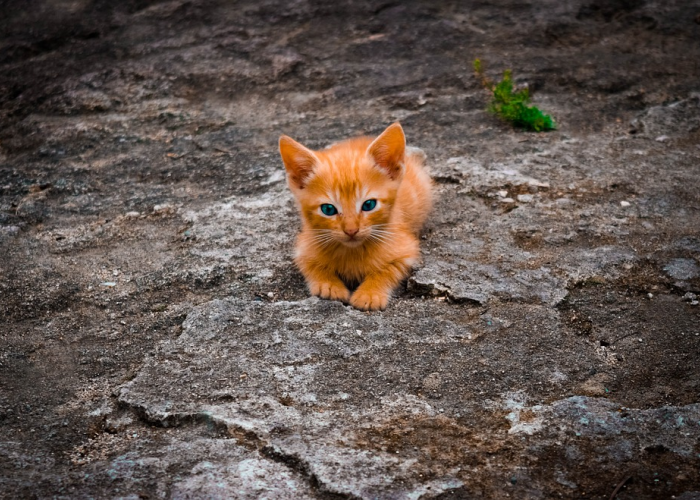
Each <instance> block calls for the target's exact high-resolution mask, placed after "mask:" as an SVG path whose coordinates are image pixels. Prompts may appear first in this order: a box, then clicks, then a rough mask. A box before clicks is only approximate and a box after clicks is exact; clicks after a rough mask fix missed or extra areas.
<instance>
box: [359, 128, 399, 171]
mask: <svg viewBox="0 0 700 500" xmlns="http://www.w3.org/2000/svg"><path fill="white" fill-rule="evenodd" d="M405 152H406V138H405V136H404V134H403V129H402V128H401V125H399V124H398V123H394V124H393V125H390V126H389V127H388V128H387V129H386V130H385V131H384V132H382V134H381V135H380V136H379V137H377V138H376V139H375V140H374V142H372V144H370V146H369V149H368V153H369V154H370V156H371V157H372V158H373V159H374V162H375V163H376V164H377V166H379V167H381V168H382V169H383V170H385V171H386V173H387V174H388V175H389V177H391V178H392V179H396V178H398V176H399V175H400V174H401V169H402V168H403V161H404V155H405Z"/></svg>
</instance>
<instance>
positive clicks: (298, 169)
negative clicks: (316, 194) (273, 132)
mask: <svg viewBox="0 0 700 500" xmlns="http://www.w3.org/2000/svg"><path fill="white" fill-rule="evenodd" d="M280 154H281V155H282V161H283V162H284V168H286V169H287V173H288V174H289V183H290V184H291V185H292V187H294V188H296V189H304V187H305V186H306V182H307V181H308V179H309V177H311V174H312V173H313V171H314V167H315V166H316V164H317V162H318V160H317V158H316V155H315V154H314V153H313V151H311V150H310V149H307V148H305V147H304V146H302V145H301V144H299V143H298V142H297V141H295V140H294V139H292V138H291V137H288V136H286V135H283V136H281V137H280Z"/></svg>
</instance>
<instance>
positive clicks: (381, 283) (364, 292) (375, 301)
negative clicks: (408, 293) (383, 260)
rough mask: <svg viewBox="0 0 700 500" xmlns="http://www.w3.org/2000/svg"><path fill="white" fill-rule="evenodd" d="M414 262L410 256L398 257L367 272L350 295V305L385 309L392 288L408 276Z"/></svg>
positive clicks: (360, 307)
mask: <svg viewBox="0 0 700 500" xmlns="http://www.w3.org/2000/svg"><path fill="white" fill-rule="evenodd" d="M414 262H415V258H413V257H412V256H408V257H404V258H398V259H395V260H393V261H391V262H389V263H388V264H387V265H386V266H385V267H383V268H382V269H380V270H379V271H375V272H373V273H370V274H368V275H367V276H366V277H365V280H364V281H363V282H362V284H360V286H358V287H357V290H355V292H354V293H353V294H352V296H351V297H350V305H352V306H353V307H355V308H357V309H362V310H363V311H368V310H377V309H386V306H387V304H388V303H389V297H390V296H391V292H392V290H393V289H394V288H396V286H397V285H398V284H399V283H400V282H401V280H402V279H404V278H405V277H406V276H408V273H409V272H410V271H411V266H412V265H413V263H414Z"/></svg>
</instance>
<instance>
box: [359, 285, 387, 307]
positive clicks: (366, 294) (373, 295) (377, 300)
mask: <svg viewBox="0 0 700 500" xmlns="http://www.w3.org/2000/svg"><path fill="white" fill-rule="evenodd" d="M388 303H389V294H387V293H384V292H378V291H372V290H370V291H364V290H361V289H359V288H358V289H357V291H356V292H355V293H353V294H352V297H350V305H351V306H352V307H354V308H355V309H361V310H363V311H377V310H384V309H386V305H387V304H388Z"/></svg>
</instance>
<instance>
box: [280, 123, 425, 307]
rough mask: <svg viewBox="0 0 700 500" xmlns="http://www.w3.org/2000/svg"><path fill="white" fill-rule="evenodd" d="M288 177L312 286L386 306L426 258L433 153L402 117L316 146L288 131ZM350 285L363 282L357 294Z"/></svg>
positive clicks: (299, 249) (301, 259)
mask: <svg viewBox="0 0 700 500" xmlns="http://www.w3.org/2000/svg"><path fill="white" fill-rule="evenodd" d="M279 144H280V153H281V155H282V161H283V162H284V166H285V168H286V169H287V181H288V183H289V187H290V189H291V190H292V193H294V196H295V198H296V200H297V203H298V206H299V209H300V212H301V220H302V229H301V233H300V234H299V236H298V238H297V243H296V253H295V259H294V262H295V263H296V265H297V266H298V267H299V269H300V270H301V272H302V274H303V275H304V278H306V282H307V284H308V286H309V290H310V291H311V293H312V294H313V295H317V296H319V297H321V298H324V299H332V300H340V301H343V302H346V303H350V304H351V305H352V306H353V307H355V308H357V309H362V310H375V309H384V308H386V305H387V302H388V300H389V296H390V295H391V292H392V290H393V289H394V288H395V287H396V286H397V285H398V284H399V283H400V282H401V280H402V279H404V278H405V277H406V276H407V275H408V273H409V272H410V270H411V267H412V266H413V265H414V264H415V263H416V262H417V261H418V258H419V255H420V252H419V248H418V232H419V231H420V228H421V227H422V226H423V223H424V222H425V219H426V217H427V215H428V212H429V211H430V208H431V201H432V183H431V180H430V176H429V175H428V173H427V172H426V171H425V170H424V169H423V160H424V158H425V156H424V155H423V154H422V151H420V150H413V149H412V148H409V151H408V153H407V151H406V139H405V137H404V133H403V129H402V128H401V125H399V124H398V123H394V124H393V125H390V126H389V127H388V128H387V129H386V130H385V131H384V132H382V134H381V135H380V136H379V137H377V138H376V139H372V138H371V137H358V138H356V139H349V140H347V141H343V142H340V143H337V144H333V145H332V146H330V147H328V148H327V149H324V150H322V151H311V150H310V149H307V148H306V147H304V146H302V145H301V144H299V143H298V142H296V141H294V140H293V139H291V138H289V137H287V136H286V135H283V136H282V137H280V142H279ZM350 284H358V286H357V288H356V289H355V291H354V292H352V293H351V292H350V290H348V286H347V285H350Z"/></svg>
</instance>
